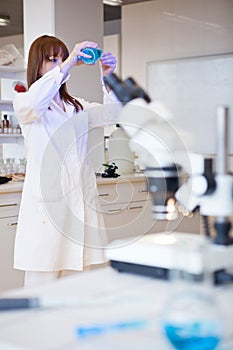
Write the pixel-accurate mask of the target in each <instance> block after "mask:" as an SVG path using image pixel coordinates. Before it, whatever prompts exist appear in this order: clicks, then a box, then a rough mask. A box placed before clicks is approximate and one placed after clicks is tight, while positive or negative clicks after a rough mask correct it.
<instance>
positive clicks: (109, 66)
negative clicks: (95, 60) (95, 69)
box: [100, 52, 117, 77]
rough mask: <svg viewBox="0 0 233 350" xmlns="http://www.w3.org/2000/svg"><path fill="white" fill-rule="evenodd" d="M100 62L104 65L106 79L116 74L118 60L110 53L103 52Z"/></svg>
mask: <svg viewBox="0 0 233 350" xmlns="http://www.w3.org/2000/svg"><path fill="white" fill-rule="evenodd" d="M100 62H101V65H102V71H103V75H104V76H105V77H106V75H108V74H111V73H113V72H114V70H115V68H116V63H117V60H116V57H115V56H113V55H112V54H111V53H110V52H103V53H102V56H101V59H100Z"/></svg>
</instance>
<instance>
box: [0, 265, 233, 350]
mask: <svg viewBox="0 0 233 350" xmlns="http://www.w3.org/2000/svg"><path fill="white" fill-rule="evenodd" d="M213 289H214V294H215V295H216V300H217V301H218V303H220V306H221V309H222V312H223V315H224V319H225V320H226V321H227V324H226V327H225V329H226V335H227V337H228V340H227V342H226V343H222V344H221V346H220V347H218V350H232V349H233V312H232V308H231V307H229V305H231V303H232V295H233V286H228V287H225V288H223V287H221V288H219V287H218V288H213ZM173 293H174V286H173V285H172V282H168V281H159V280H156V279H153V278H149V277H142V276H135V275H132V274H128V273H119V272H117V271H116V270H114V269H112V268H111V267H104V268H100V269H96V270H93V271H86V272H83V273H80V274H77V275H75V276H70V277H65V278H63V279H60V280H57V281H56V282H53V283H49V284H47V285H46V286H43V287H40V288H38V287H37V288H31V289H19V290H15V291H10V292H8V293H5V294H2V295H1V296H5V297H6V296H7V297H23V296H28V297H29V296H31V297H41V298H51V299H52V300H54V298H64V300H71V298H77V300H78V301H79V302H81V304H80V305H78V306H77V305H76V306H72V307H63V308H62V307H60V308H57V309H47V310H46V309H31V310H26V311H11V312H2V313H0V349H4V350H5V349H6V350H8V349H9V350H13V349H15V350H17V349H18V350H20V349H21V350H77V349H78V350H105V349H106V350H107V349H111V350H119V349H121V350H142V349H145V350H155V349H157V350H171V349H172V347H171V346H170V344H169V343H168V341H167V339H166V338H165V337H164V335H163V333H162V331H161V328H160V316H161V315H162V314H163V310H164V308H167V302H168V301H169V300H171V299H170V298H171V296H172V295H174V294H173ZM130 320H152V322H151V323H149V325H147V326H146V327H145V328H139V329H134V330H125V331H124V330H118V331H116V332H109V333H108V332H107V333H106V334H100V335H94V336H90V337H87V338H84V339H78V338H77V336H76V334H75V329H76V327H78V326H83V325H88V326H90V325H93V324H97V325H99V324H100V325H101V324H108V323H115V322H122V321H130ZM2 344H5V345H2ZM1 345H2V347H1ZM6 345H8V346H11V347H9V348H8V347H7V346H6ZM4 346H5V347H4Z"/></svg>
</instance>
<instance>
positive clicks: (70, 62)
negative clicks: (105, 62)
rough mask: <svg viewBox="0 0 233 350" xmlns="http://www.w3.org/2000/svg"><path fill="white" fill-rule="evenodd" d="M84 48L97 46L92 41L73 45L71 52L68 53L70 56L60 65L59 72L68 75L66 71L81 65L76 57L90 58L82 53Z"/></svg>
mask: <svg viewBox="0 0 233 350" xmlns="http://www.w3.org/2000/svg"><path fill="white" fill-rule="evenodd" d="M86 47H93V48H97V47H98V44H97V43H94V42H93V41H83V42H82V43H77V44H75V45H74V48H73V50H72V51H71V53H70V55H69V56H68V57H67V59H66V60H65V61H64V62H62V64H61V65H60V67H61V70H62V72H63V73H68V71H69V70H70V69H71V68H72V67H74V66H79V65H81V64H83V62H82V61H81V60H80V59H79V58H78V57H80V56H82V57H87V58H90V56H89V55H87V54H85V53H84V52H82V50H83V49H85V48H86Z"/></svg>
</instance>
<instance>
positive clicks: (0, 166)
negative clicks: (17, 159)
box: [0, 159, 7, 176]
mask: <svg viewBox="0 0 233 350" xmlns="http://www.w3.org/2000/svg"><path fill="white" fill-rule="evenodd" d="M6 175H7V173H6V167H5V164H4V159H0V176H6Z"/></svg>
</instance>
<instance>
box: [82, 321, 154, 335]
mask: <svg viewBox="0 0 233 350" xmlns="http://www.w3.org/2000/svg"><path fill="white" fill-rule="evenodd" d="M148 324H149V321H148V320H135V321H126V322H117V323H106V324H99V325H98V324H97V325H91V326H80V327H77V328H76V334H77V335H78V336H79V337H80V338H84V337H88V336H91V335H99V334H104V333H107V332H112V331H124V330H130V329H131V330H133V329H139V328H144V327H146V326H147V325H148Z"/></svg>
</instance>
